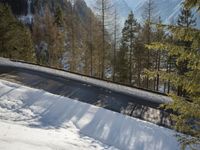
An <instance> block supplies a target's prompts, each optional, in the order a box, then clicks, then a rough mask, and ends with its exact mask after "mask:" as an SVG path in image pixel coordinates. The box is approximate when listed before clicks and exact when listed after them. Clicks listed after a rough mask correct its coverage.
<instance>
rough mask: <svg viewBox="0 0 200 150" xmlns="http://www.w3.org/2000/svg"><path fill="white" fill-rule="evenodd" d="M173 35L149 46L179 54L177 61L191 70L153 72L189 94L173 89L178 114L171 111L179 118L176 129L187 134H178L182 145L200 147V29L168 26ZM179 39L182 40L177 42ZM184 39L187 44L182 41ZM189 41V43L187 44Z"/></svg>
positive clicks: (168, 107)
mask: <svg viewBox="0 0 200 150" xmlns="http://www.w3.org/2000/svg"><path fill="white" fill-rule="evenodd" d="M167 29H168V31H169V32H170V33H171V35H172V39H173V41H172V42H157V43H152V44H151V45H149V46H148V48H149V49H153V50H155V49H159V50H162V51H166V50H167V52H168V57H174V56H176V59H175V63H176V64H177V65H178V64H180V63H182V62H187V63H186V64H185V66H186V68H187V71H184V72H182V73H181V74H180V73H179V70H175V71H174V72H170V73H166V72H164V71H159V72H157V71H156V72H150V73H152V75H154V76H156V74H157V73H159V75H160V77H161V78H162V79H165V80H170V81H171V84H172V86H173V87H175V88H176V89H178V88H179V87H180V86H181V88H182V91H184V93H186V94H178V95H177V94H176V93H174V92H172V93H171V94H170V96H171V97H172V99H173V102H172V103H170V104H168V105H167V109H172V110H173V111H174V112H176V113H175V114H173V115H171V116H172V119H173V120H174V122H175V129H176V130H177V131H179V132H182V133H184V134H181V135H177V136H178V139H179V141H180V143H181V145H182V149H185V148H186V147H187V146H189V147H190V148H191V149H198V147H199V146H200V92H199V91H200V53H199V47H200V30H198V29H194V28H191V27H184V26H167V28H166V29H165V30H167ZM177 41H181V44H180V42H177ZM182 43H183V44H182ZM185 43H189V46H188V44H185Z"/></svg>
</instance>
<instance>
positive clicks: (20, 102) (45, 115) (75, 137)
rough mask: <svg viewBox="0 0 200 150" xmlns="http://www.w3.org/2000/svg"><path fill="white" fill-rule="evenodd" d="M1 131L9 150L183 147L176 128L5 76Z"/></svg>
mask: <svg viewBox="0 0 200 150" xmlns="http://www.w3.org/2000/svg"><path fill="white" fill-rule="evenodd" d="M0 131H1V132H0V149H4V150H6V149H8V150H11V149H16V148H19V149H20V150H21V149H22V147H23V148H24V150H25V149H31V150H32V149H33V150H35V149H41V148H42V149H44V150H49V149H62V150H64V149H66V150H68V149H70V150H71V149H72V150H73V149H83V150H84V149H115V148H118V149H122V150H161V149H162V150H172V149H173V150H178V149H179V145H178V142H177V140H176V138H175V137H174V134H175V132H174V131H172V130H169V129H165V128H162V127H159V126H157V125H154V124H151V123H148V122H144V121H141V120H138V119H134V118H130V117H128V116H124V115H122V114H119V113H115V112H112V111H109V110H106V109H103V108H98V107H95V106H92V105H89V104H85V103H82V102H79V101H76V100H72V99H69V98H66V97H61V96H58V95H53V94H50V93H48V92H45V91H42V90H37V89H32V88H29V87H25V86H22V85H19V84H14V83H11V82H8V81H3V80H0ZM102 143H103V144H102ZM106 145H109V146H106Z"/></svg>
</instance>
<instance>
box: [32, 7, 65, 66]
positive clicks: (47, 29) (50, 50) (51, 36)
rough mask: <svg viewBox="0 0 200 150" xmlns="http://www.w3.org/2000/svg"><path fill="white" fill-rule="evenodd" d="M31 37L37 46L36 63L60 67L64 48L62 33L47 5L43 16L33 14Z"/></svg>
mask: <svg viewBox="0 0 200 150" xmlns="http://www.w3.org/2000/svg"><path fill="white" fill-rule="evenodd" d="M33 37H34V44H35V45H36V47H37V49H36V51H37V61H38V63H40V64H43V65H49V66H52V67H58V68H60V67H61V58H62V53H63V50H64V35H63V32H62V30H60V28H59V27H58V26H57V24H56V23H55V18H54V15H53V14H52V13H51V12H50V10H49V7H48V6H46V7H45V12H44V15H43V16H41V15H39V14H36V16H35V21H34V25H33Z"/></svg>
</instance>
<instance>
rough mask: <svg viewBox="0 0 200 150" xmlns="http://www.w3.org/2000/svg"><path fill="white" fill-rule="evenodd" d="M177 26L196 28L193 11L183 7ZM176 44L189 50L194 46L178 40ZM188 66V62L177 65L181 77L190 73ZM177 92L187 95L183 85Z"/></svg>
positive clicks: (188, 42)
mask: <svg viewBox="0 0 200 150" xmlns="http://www.w3.org/2000/svg"><path fill="white" fill-rule="evenodd" d="M177 25H178V26H180V27H183V28H186V29H188V28H191V27H194V26H196V18H194V15H193V14H192V11H191V10H189V9H187V8H185V7H183V8H182V10H181V14H180V15H179V17H178V20H177ZM175 42H177V44H179V45H182V46H185V47H188V48H189V47H191V44H192V43H191V42H190V41H183V40H177V41H175ZM173 57H177V56H173ZM187 64H188V61H183V62H181V61H179V62H178V63H176V68H177V71H178V73H179V75H183V74H185V73H186V72H187V71H188V68H187ZM177 92H178V95H180V96H181V95H185V94H186V93H185V91H184V90H183V89H182V86H181V85H180V86H179V87H178V89H177Z"/></svg>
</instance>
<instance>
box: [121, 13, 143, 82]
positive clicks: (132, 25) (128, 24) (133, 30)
mask: <svg viewBox="0 0 200 150" xmlns="http://www.w3.org/2000/svg"><path fill="white" fill-rule="evenodd" d="M138 27H139V24H138V23H137V21H136V19H135V18H134V15H133V12H132V11H131V13H130V14H129V16H128V19H127V20H126V21H125V24H124V28H123V30H122V39H121V48H120V51H124V53H125V54H124V55H122V56H124V57H125V58H124V59H126V60H127V62H128V64H127V65H128V66H124V67H127V68H128V70H129V72H128V82H129V84H132V77H133V69H134V65H133V63H134V62H133V59H134V55H135V51H134V50H135V45H136V44H135V43H136V39H137V36H138ZM121 53H122V52H121ZM121 63H122V62H121ZM120 72H121V71H120ZM122 73H123V74H124V72H122ZM125 80H127V79H125Z"/></svg>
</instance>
